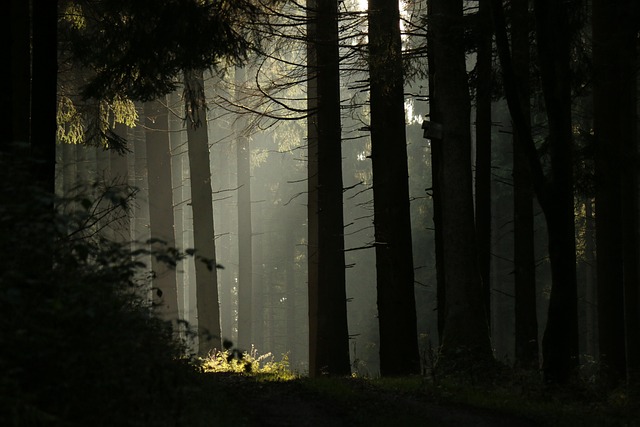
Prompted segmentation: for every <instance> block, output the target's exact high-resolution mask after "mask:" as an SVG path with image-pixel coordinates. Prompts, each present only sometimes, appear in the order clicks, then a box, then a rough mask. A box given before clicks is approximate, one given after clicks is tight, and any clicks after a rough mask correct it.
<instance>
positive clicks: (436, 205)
mask: <svg viewBox="0 0 640 427" xmlns="http://www.w3.org/2000/svg"><path fill="white" fill-rule="evenodd" d="M427 14H428V16H429V20H433V18H434V17H433V6H432V3H431V2H428V3H427ZM427 44H428V46H433V44H434V34H433V27H432V26H431V25H430V26H429V27H428V31H427ZM427 61H428V63H429V119H430V122H429V123H424V124H423V128H425V135H424V136H425V138H428V139H429V140H430V148H431V150H430V151H431V200H432V201H433V228H434V239H433V240H434V251H435V261H436V286H437V297H436V298H437V302H436V307H437V312H438V313H437V315H438V316H437V318H438V343H439V345H442V332H443V330H444V323H445V317H444V312H445V309H444V306H445V302H446V289H447V286H446V284H445V276H444V262H443V261H444V254H443V252H444V248H443V242H444V230H443V228H442V198H441V195H440V193H441V184H440V182H441V181H442V135H441V131H440V132H438V131H439V126H441V124H442V113H441V108H440V98H441V95H440V94H441V92H437V91H436V88H435V77H436V74H437V72H436V70H437V69H438V64H437V63H436V60H435V55H434V53H433V49H428V52H427ZM429 126H433V127H432V128H431V129H428V127H429ZM439 133H440V134H439Z"/></svg>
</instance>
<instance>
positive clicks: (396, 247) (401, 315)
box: [368, 0, 420, 375]
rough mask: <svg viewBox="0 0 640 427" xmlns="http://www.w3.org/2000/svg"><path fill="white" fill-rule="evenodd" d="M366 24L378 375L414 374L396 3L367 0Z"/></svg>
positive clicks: (410, 258)
mask: <svg viewBox="0 0 640 427" xmlns="http://www.w3.org/2000/svg"><path fill="white" fill-rule="evenodd" d="M368 22H369V33H368V35H369V79H370V80H369V81H370V95H369V98H370V105H371V115H370V124H369V126H370V129H371V162H372V170H373V203H374V220H373V222H374V227H375V250H376V283H377V298H378V322H379V330H380V373H381V374H382V375H406V374H415V373H418V372H420V358H419V354H418V337H417V335H418V333H417V319H416V305H415V294H414V285H415V284H414V272H413V250H412V245H411V217H410V210H409V183H408V175H409V173H408V166H407V147H406V130H405V119H404V117H405V113H404V76H403V65H402V41H401V38H400V11H399V6H398V2H397V1H394V0H370V1H369V9H368ZM399 347H401V349H402V350H401V352H402V358H403V362H402V363H398V352H399Z"/></svg>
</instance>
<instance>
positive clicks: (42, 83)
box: [20, 0, 58, 208]
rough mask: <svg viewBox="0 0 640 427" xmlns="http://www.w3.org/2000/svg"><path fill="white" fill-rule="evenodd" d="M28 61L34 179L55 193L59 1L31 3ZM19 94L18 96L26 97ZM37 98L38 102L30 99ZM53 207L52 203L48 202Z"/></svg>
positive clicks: (44, 190)
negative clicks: (29, 52)
mask: <svg viewBox="0 0 640 427" xmlns="http://www.w3.org/2000/svg"><path fill="white" fill-rule="evenodd" d="M31 13H32V27H31V28H32V39H31V49H32V55H33V56H32V62H31V92H30V93H31V95H32V98H31V122H30V127H31V128H30V142H31V151H32V155H33V158H34V160H36V164H35V165H34V168H33V176H34V179H35V181H36V183H37V184H38V185H39V186H40V188H41V189H42V191H43V192H44V193H45V194H49V195H52V196H53V194H54V189H55V164H56V127H57V125H56V110H57V103H58V100H57V79H58V56H57V55H58V53H57V52H58V44H57V40H58V37H57V32H58V30H57V28H58V27H57V26H58V2H57V1H56V0H39V1H34V2H33V4H32V8H31ZM27 95H28V93H26V94H22V93H21V94H20V96H27ZM34 95H35V96H36V97H37V100H36V99H35V98H33V96H34ZM51 204H52V208H53V201H51Z"/></svg>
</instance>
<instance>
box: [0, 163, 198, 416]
mask: <svg viewBox="0 0 640 427" xmlns="http://www.w3.org/2000/svg"><path fill="white" fill-rule="evenodd" d="M22 160H24V159H22ZM28 169H29V164H28V162H23V161H21V159H18V160H16V159H7V158H6V157H0V197H1V200H2V202H0V239H1V240H0V241H1V242H2V246H1V247H0V313H1V314H0V349H1V350H0V372H2V373H3V374H2V376H1V377H0V425H3V426H18V425H20V426H22V425H52V426H53V425H91V426H143V425H144V426H149V425H153V426H164V425H176V424H177V423H179V421H180V419H182V418H184V417H185V414H184V413H183V411H182V410H183V403H184V401H185V399H186V398H187V395H188V394H189V392H190V388H191V387H192V385H193V384H194V382H193V381H192V380H193V378H194V374H195V373H196V368H195V367H194V365H193V364H192V363H191V361H190V360H189V359H188V358H186V357H184V354H185V353H184V348H183V346H182V345H181V344H180V343H178V342H177V341H176V340H174V338H173V334H172V330H171V327H170V325H167V324H166V323H164V322H162V321H160V320H158V319H156V318H154V317H153V316H152V313H151V310H150V307H149V305H148V304H147V303H146V299H145V298H143V297H142V296H143V295H146V293H147V286H148V284H146V283H144V281H143V282H141V281H140V280H138V279H137V278H138V277H140V270H141V269H142V268H143V267H144V265H143V264H142V263H141V262H140V260H139V259H140V258H139V257H140V256H142V255H145V253H144V251H137V252H136V251H132V250H131V249H130V245H129V244H119V243H115V242H111V241H108V240H106V239H103V238H100V237H99V235H97V234H95V233H94V231H95V229H91V227H89V226H87V224H92V223H95V221H89V222H87V219H90V218H91V217H92V215H95V213H96V209H95V208H96V202H95V200H91V199H90V198H88V197H84V196H80V197H76V198H74V199H73V200H67V201H60V200H52V198H51V197H50V196H49V195H47V194H43V193H41V192H40V191H39V189H38V187H37V186H35V185H33V183H32V182H31V180H30V178H29V173H28ZM115 194H116V193H113V194H111V196H110V200H111V205H110V206H111V207H113V206H114V205H113V204H114V203H122V202H123V200H124V199H126V194H125V195H120V196H116V195H115ZM103 202H104V201H103ZM54 205H56V206H57V208H58V209H56V210H55V211H54V210H53V208H52V207H53V206H54ZM70 207H72V208H70ZM63 208H64V209H63ZM83 224H84V226H86V227H88V228H85V229H83V228H81V227H83Z"/></svg>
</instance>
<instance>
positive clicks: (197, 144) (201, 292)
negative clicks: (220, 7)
mask: <svg viewBox="0 0 640 427" xmlns="http://www.w3.org/2000/svg"><path fill="white" fill-rule="evenodd" d="M184 76H185V79H184V80H185V96H184V98H185V101H186V104H185V110H186V117H187V123H186V125H187V145H188V147H189V170H190V174H191V206H192V209H193V244H194V248H195V250H196V255H197V256H198V257H202V259H199V258H196V263H195V267H196V268H195V272H196V277H195V279H196V301H197V313H198V353H199V354H200V355H206V354H207V353H209V352H210V351H212V350H214V349H221V348H222V346H221V338H220V304H219V300H218V277H217V272H216V264H217V262H216V247H215V241H214V224H213V201H212V195H211V169H210V165H209V136H208V132H207V130H208V125H207V112H206V108H207V107H206V102H205V97H204V78H203V72H202V70H198V71H185V73H184ZM205 260H206V262H205Z"/></svg>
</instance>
